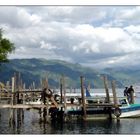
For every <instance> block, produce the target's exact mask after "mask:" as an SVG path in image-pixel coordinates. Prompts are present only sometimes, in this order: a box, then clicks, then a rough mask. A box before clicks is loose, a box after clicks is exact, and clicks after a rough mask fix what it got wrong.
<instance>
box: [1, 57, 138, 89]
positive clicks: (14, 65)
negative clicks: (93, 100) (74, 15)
mask: <svg viewBox="0 0 140 140" xmlns="http://www.w3.org/2000/svg"><path fill="white" fill-rule="evenodd" d="M15 72H20V74H21V78H22V80H23V82H24V83H26V85H27V86H29V85H31V83H33V81H34V82H35V85H37V86H39V85H40V81H41V79H43V78H45V77H46V76H47V77H48V80H49V85H50V86H53V87H57V88H58V87H59V83H60V82H59V81H60V78H61V77H62V75H64V76H65V81H66V87H68V88H70V87H73V88H80V76H84V77H85V84H86V85H88V84H89V83H90V86H91V88H103V87H104V85H103V79H102V75H104V74H106V75H107V77H108V80H109V81H112V80H115V81H116V86H117V87H124V85H125V84H126V83H127V84H128V82H131V81H132V82H136V81H137V80H139V79H140V78H138V76H137V74H138V73H140V72H138V71H137V74H136V73H133V74H132V73H131V71H129V70H123V71H122V70H120V69H119V70H116V69H104V70H102V71H100V70H97V69H96V70H95V69H92V68H89V67H84V66H82V65H80V64H78V63H76V64H73V63H69V62H65V61H60V60H45V59H35V58H33V59H12V60H10V62H9V63H5V64H1V65H0V81H1V82H4V83H6V81H11V77H12V76H13V75H14V73H15ZM133 77H137V80H132V79H133ZM109 83H110V82H109Z"/></svg>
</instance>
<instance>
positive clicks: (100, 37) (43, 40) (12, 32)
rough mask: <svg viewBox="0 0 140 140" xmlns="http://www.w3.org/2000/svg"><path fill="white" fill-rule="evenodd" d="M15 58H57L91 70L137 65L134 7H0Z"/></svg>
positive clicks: (139, 22) (139, 38)
mask: <svg viewBox="0 0 140 140" xmlns="http://www.w3.org/2000/svg"><path fill="white" fill-rule="evenodd" d="M0 17H1V18H0V28H2V29H3V30H4V37H6V38H8V39H10V41H12V42H13V43H14V44H15V47H16V50H15V52H14V53H13V54H10V55H9V58H10V59H15V58H19V59H21V58H44V59H59V60H64V61H68V62H72V63H80V64H82V65H84V66H90V67H92V68H107V67H120V66H129V67H131V66H132V65H139V62H140V55H139V54H140V6H0Z"/></svg>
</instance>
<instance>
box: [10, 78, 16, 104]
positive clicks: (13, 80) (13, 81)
mask: <svg viewBox="0 0 140 140" xmlns="http://www.w3.org/2000/svg"><path fill="white" fill-rule="evenodd" d="M14 94H15V77H12V98H11V99H12V102H11V104H12V105H13V104H14Z"/></svg>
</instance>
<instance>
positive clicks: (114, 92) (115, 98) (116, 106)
mask: <svg viewBox="0 0 140 140" xmlns="http://www.w3.org/2000/svg"><path fill="white" fill-rule="evenodd" d="M111 85H112V93H113V101H114V107H115V110H114V111H115V115H116V118H117V120H119V116H120V112H119V111H120V109H119V107H118V102H117V94H116V89H115V81H114V80H113V81H112V82H111Z"/></svg>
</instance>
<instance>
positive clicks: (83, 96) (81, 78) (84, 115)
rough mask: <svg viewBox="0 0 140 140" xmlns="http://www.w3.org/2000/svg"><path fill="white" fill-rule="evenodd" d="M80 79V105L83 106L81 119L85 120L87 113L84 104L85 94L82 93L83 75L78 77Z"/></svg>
mask: <svg viewBox="0 0 140 140" xmlns="http://www.w3.org/2000/svg"><path fill="white" fill-rule="evenodd" d="M80 80H81V96H82V107H83V119H84V120H86V118H87V113H86V104H85V94H84V81H83V76H81V77H80Z"/></svg>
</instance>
